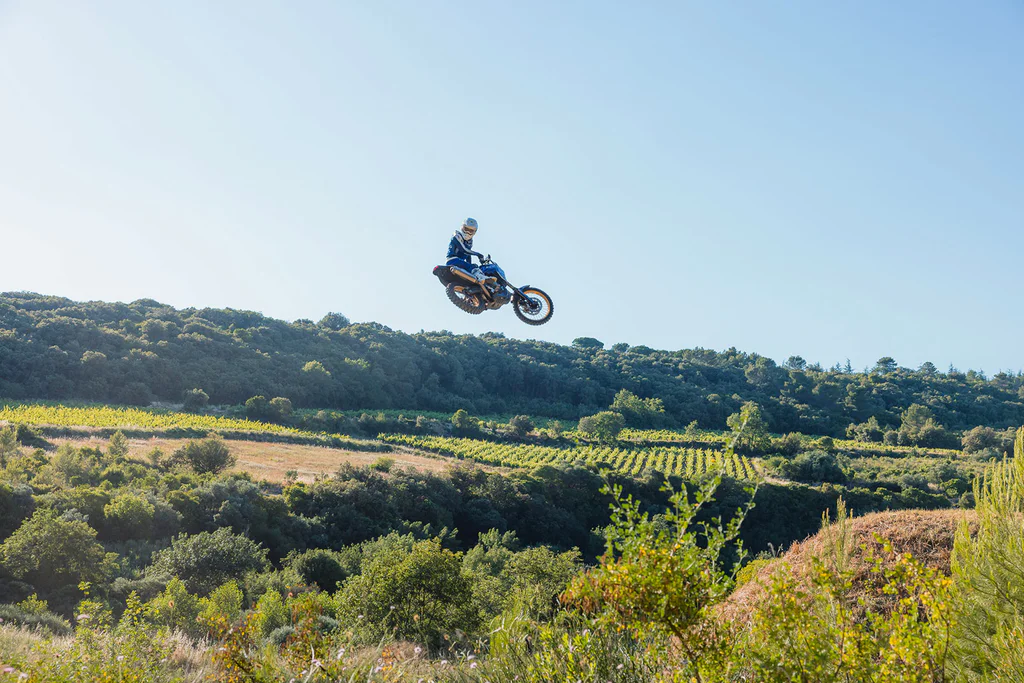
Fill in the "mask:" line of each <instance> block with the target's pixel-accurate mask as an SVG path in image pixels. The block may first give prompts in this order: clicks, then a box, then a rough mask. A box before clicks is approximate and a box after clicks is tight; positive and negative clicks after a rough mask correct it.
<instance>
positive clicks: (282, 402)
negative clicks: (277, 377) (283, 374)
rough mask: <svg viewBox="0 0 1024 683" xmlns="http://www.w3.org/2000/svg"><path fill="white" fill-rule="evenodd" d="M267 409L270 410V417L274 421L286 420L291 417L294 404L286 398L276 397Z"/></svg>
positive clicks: (271, 400)
mask: <svg viewBox="0 0 1024 683" xmlns="http://www.w3.org/2000/svg"><path fill="white" fill-rule="evenodd" d="M267 407H268V408H269V410H270V417H271V418H272V419H274V420H285V419H287V418H289V417H291V414H292V402H291V401H290V400H289V399H287V398H285V397H284V396H276V397H274V398H272V399H270V403H269V404H268V405H267Z"/></svg>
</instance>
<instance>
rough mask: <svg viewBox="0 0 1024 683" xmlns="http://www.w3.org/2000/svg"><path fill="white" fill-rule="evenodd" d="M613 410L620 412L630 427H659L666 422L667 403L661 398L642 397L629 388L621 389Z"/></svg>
mask: <svg viewBox="0 0 1024 683" xmlns="http://www.w3.org/2000/svg"><path fill="white" fill-rule="evenodd" d="M611 410H612V411H613V412H616V413H619V414H620V415H622V417H623V418H624V419H625V420H626V424H627V425H629V426H630V427H639V428H650V427H657V426H659V425H662V424H664V422H665V404H664V403H663V402H662V400H661V399H660V398H640V397H639V396H637V395H636V394H634V393H633V392H631V391H629V390H627V389H620V390H619V392H618V393H617V394H615V399H614V400H613V401H612V405H611Z"/></svg>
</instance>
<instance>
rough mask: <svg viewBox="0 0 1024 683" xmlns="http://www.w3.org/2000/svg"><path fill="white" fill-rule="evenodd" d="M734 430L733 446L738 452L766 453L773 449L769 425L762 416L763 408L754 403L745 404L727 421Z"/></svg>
mask: <svg viewBox="0 0 1024 683" xmlns="http://www.w3.org/2000/svg"><path fill="white" fill-rule="evenodd" d="M726 423H727V424H728V425H729V428H730V429H731V430H732V434H733V436H732V444H733V447H734V448H735V449H736V450H738V451H744V452H748V453H764V452H766V451H767V450H768V449H770V448H771V443H772V440H771V436H770V435H769V434H768V425H766V424H765V421H764V417H763V416H762V414H761V406H759V405H757V404H756V403H754V402H752V401H747V402H746V403H744V404H743V407H742V408H741V409H740V412H738V413H733V414H732V415H730V416H729V419H728V420H726Z"/></svg>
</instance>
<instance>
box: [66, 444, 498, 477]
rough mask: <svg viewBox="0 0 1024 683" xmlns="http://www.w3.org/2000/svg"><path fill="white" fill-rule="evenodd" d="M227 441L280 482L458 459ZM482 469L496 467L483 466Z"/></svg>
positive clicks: (257, 472)
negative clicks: (384, 462)
mask: <svg viewBox="0 0 1024 683" xmlns="http://www.w3.org/2000/svg"><path fill="white" fill-rule="evenodd" d="M50 440H51V441H52V442H53V443H54V444H62V443H70V444H71V445H73V446H76V447H77V446H89V447H93V448H104V449H105V448H106V447H107V444H108V439H105V438H101V437H98V436H97V437H92V438H89V439H50ZM187 442H188V440H187V439H161V438H158V437H152V438H148V439H130V440H129V455H130V456H131V457H134V458H138V459H140V460H141V459H145V458H146V456H147V454H148V453H149V452H150V451H152V450H153V449H154V448H159V449H160V450H162V451H163V452H164V456H165V457H169V456H170V455H171V453H173V452H174V451H175V450H176V449H178V448H180V447H182V446H183V445H184V444H185V443H187ZM227 445H228V448H229V449H230V450H231V453H232V454H233V455H234V456H235V457H236V458H238V462H237V464H236V465H235V467H234V471H238V472H248V473H250V474H251V475H252V476H253V477H254V478H256V479H262V480H266V481H271V482H275V483H280V482H283V481H284V480H285V473H286V472H288V471H290V470H294V471H296V472H298V475H299V476H298V479H299V481H306V482H310V481H313V479H314V478H315V477H316V476H317V475H325V474H326V475H331V474H334V473H335V472H337V471H338V468H339V467H340V466H341V465H342V464H343V463H351V464H353V465H369V464H371V463H373V462H374V461H376V460H377V459H378V458H381V457H387V458H391V459H393V460H394V461H395V466H396V467H402V468H409V467H413V468H416V469H420V470H425V471H429V472H441V471H443V470H445V469H447V468H448V467H449V466H450V465H452V464H454V463H456V462H461V461H457V460H455V459H454V458H445V457H443V456H433V455H431V454H423V453H420V452H418V451H415V450H413V449H411V448H396V449H395V450H393V451H391V452H389V453H371V452H364V451H346V450H343V449H340V448H327V447H325V446H307V445H300V444H291V443H272V442H263V441H238V440H234V439H232V440H230V441H228V442H227ZM484 469H497V468H493V467H485V468H484Z"/></svg>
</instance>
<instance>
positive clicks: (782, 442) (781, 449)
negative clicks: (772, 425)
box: [771, 432, 804, 456]
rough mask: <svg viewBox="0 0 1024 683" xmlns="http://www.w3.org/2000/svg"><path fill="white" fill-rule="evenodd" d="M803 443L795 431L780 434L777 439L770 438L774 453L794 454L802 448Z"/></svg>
mask: <svg viewBox="0 0 1024 683" xmlns="http://www.w3.org/2000/svg"><path fill="white" fill-rule="evenodd" d="M803 447H804V444H803V439H801V438H800V435H799V434H797V433H796V432H790V433H789V434H786V435H785V436H781V437H779V438H777V439H772V445H771V450H772V452H774V453H781V454H782V455H788V456H794V455H796V454H797V453H799V452H800V451H801V450H803Z"/></svg>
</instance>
